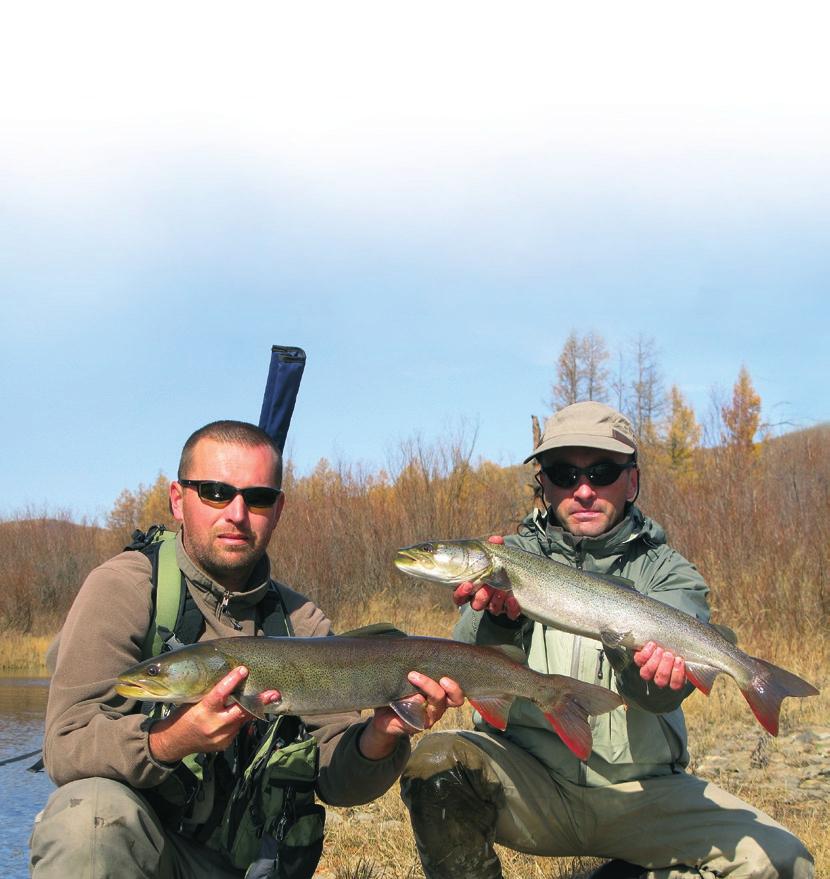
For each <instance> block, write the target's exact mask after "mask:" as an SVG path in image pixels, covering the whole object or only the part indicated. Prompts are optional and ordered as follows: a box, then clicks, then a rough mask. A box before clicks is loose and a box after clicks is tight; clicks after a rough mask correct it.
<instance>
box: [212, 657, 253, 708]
mask: <svg viewBox="0 0 830 879" xmlns="http://www.w3.org/2000/svg"><path fill="white" fill-rule="evenodd" d="M246 677H248V669H247V668H245V666H244V665H239V666H237V667H236V668H235V669H232V670H231V671H229V672H228V674H226V675H225V677H223V678H222V680H221V681H219V683H218V684H216V686H215V687H214V688H213V689H212V690H211V691H210V692H209V693H208V694H207V695H206V696H205V698H204V699H203V700H202V702H204V703H205V704H206V705H208V706H210V707H211V708H215V709H219V708H223V707H227V706H228V705H229V704H230V703H229V699H228V697H229V696H231V694H232V693H233V692H234V690H236V689H237V688H238V687H239V685H240V684H241V683H242V681H244V680H245V678H246Z"/></svg>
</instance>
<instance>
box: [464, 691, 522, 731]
mask: <svg viewBox="0 0 830 879" xmlns="http://www.w3.org/2000/svg"><path fill="white" fill-rule="evenodd" d="M470 704H471V705H472V706H473V708H475V710H476V711H478V713H479V714H480V715H481V716H482V717H483V718H484V719H485V720H486V721H487V723H489V724H490V726H494V727H495V728H496V729H500V730H502V731H504V730H505V729H507V716H508V715H509V714H510V706H511V705H512V704H513V696H486V697H482V698H480V699H470Z"/></svg>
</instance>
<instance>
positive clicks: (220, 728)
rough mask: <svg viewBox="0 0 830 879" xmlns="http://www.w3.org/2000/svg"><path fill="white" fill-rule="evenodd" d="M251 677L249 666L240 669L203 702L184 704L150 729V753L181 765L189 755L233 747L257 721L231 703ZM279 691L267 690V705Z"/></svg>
mask: <svg viewBox="0 0 830 879" xmlns="http://www.w3.org/2000/svg"><path fill="white" fill-rule="evenodd" d="M247 676H248V669H247V668H245V666H242V665H240V666H238V667H237V668H235V669H233V671H231V672H229V673H228V674H227V675H225V677H224V678H222V680H221V681H219V683H218V684H217V685H216V686H215V687H214V688H213V689H212V690H211V691H210V692H209V693H208V694H207V695H206V696H204V697H203V698H202V700H201V701H200V702H195V703H194V704H192V705H182V706H181V707H180V708H177V709H176V710H175V711H174V712H172V713H171V714H169V715H168V716H167V717H165V718H164V720H160V721H159V722H158V723H155V724H153V726H152V727H151V729H150V734H149V740H150V752H151V753H152V755H153V757H154V758H155V759H156V760H158V761H159V762H160V763H178V762H179V760H181V759H182V758H184V757H187V755H188V754H202V753H210V752H213V751H224V750H225V749H226V748H228V747H230V745H231V743H232V742H233V740H234V738H235V737H236V734H237V733H238V732H239V730H240V729H241V728H242V727H243V726H244V725H245V724H246V723H247V722H248V721H249V720H251V719H252V718H253V715H252V714H249V713H248V712H247V711H245V709H244V708H242V707H241V706H240V705H238V704H237V703H236V702H233V701H231V699H230V696H231V694H232V693H233V692H234V690H236V689H237V688H238V687H239V685H240V684H241V683H242V681H244V680H245V678H246V677H247ZM279 699H280V694H279V692H278V691H276V690H266V691H265V692H264V693H262V695H261V697H260V701H261V702H262V704H263V705H266V704H269V703H271V702H278V701H279Z"/></svg>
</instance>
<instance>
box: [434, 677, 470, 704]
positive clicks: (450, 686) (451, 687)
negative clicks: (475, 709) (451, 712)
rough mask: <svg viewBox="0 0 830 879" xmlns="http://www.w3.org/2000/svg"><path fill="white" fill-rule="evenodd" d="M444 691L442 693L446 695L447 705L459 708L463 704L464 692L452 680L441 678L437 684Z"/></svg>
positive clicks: (459, 685)
mask: <svg viewBox="0 0 830 879" xmlns="http://www.w3.org/2000/svg"><path fill="white" fill-rule="evenodd" d="M438 683H440V684H441V686H442V687H443V689H444V692H445V693H446V694H447V705H449V706H451V707H452V708H460V707H461V706H462V705H463V704H464V698H465V697H464V691H463V690H462V689H461V684H459V683H457V682H456V681H454V680H453V679H452V678H441V680H440V681H439V682H438Z"/></svg>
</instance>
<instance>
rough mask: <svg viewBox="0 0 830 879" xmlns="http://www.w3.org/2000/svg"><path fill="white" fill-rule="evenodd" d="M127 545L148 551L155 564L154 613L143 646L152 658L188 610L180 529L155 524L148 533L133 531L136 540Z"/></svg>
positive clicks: (151, 560) (129, 547)
mask: <svg viewBox="0 0 830 879" xmlns="http://www.w3.org/2000/svg"><path fill="white" fill-rule="evenodd" d="M125 549H135V550H138V551H139V552H142V553H144V555H146V556H147V558H149V559H150V564H151V565H152V573H151V575H150V581H151V583H152V586H153V595H152V601H153V616H152V618H151V619H150V625H149V628H148V629H147V634H146V635H145V637H144V643H143V644H142V646H141V655H142V657H143V658H144V659H149V658H150V657H151V656H158V655H159V654H160V653H161V652H162V650H163V649H164V646H165V644H167V643H168V641H169V640H170V638H171V635H172V633H174V632H175V631H176V629H177V628H178V626H179V622H180V620H181V618H182V616H183V614H184V604H185V601H184V599H185V595H186V594H187V587H186V586H185V584H184V576H183V574H182V572H181V571H180V570H179V564H178V562H177V561H176V532H175V531H168V530H167V529H166V528H164V526H157V525H153V526H152V527H151V528H149V529H148V530H147V533H146V535H145V534H142V533H140V532H136V533H135V534H133V542H132V543H131V544H130V546H128V547H125Z"/></svg>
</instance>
